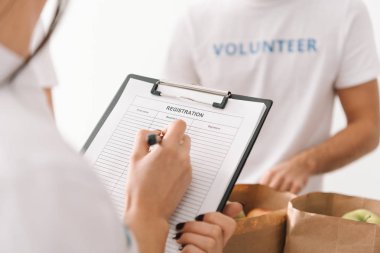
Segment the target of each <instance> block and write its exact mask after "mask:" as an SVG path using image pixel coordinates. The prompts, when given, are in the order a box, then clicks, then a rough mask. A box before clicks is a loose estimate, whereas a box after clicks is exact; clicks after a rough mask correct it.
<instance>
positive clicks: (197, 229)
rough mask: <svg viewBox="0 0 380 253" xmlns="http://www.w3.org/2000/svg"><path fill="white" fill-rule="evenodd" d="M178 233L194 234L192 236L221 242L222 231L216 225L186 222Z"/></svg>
mask: <svg viewBox="0 0 380 253" xmlns="http://www.w3.org/2000/svg"><path fill="white" fill-rule="evenodd" d="M180 233H182V234H185V233H194V234H199V235H204V236H208V237H212V238H213V239H214V240H216V241H217V240H222V241H223V230H222V228H221V227H219V226H218V225H214V224H211V223H207V222H202V221H189V222H186V223H185V225H184V227H183V229H182V231H181V232H180Z"/></svg>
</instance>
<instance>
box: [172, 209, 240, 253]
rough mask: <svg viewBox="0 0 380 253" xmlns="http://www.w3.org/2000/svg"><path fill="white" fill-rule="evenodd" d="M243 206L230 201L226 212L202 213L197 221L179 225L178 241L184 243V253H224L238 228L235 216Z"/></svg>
mask: <svg viewBox="0 0 380 253" xmlns="http://www.w3.org/2000/svg"><path fill="white" fill-rule="evenodd" d="M241 210H242V207H241V205H240V204H239V203H230V204H228V205H227V206H226V207H225V209H224V214H221V213H218V212H214V213H207V214H205V215H200V216H198V217H197V218H196V221H190V222H186V223H180V224H178V225H177V230H178V233H177V235H176V238H175V239H177V242H178V243H179V244H181V245H182V251H181V252H183V253H222V252H223V248H224V246H225V245H226V243H227V241H228V240H229V239H230V238H231V236H232V234H233V233H234V231H235V228H236V222H235V220H234V219H233V218H232V217H235V216H236V215H237V214H238V213H239V212H240V211H241Z"/></svg>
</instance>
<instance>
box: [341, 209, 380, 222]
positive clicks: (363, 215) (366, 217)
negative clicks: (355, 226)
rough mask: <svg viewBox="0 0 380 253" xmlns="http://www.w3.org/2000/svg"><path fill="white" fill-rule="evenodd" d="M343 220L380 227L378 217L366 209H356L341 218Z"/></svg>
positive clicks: (379, 218)
mask: <svg viewBox="0 0 380 253" xmlns="http://www.w3.org/2000/svg"><path fill="white" fill-rule="evenodd" d="M342 218H343V219H346V220H353V221H361V222H367V223H372V224H378V225H380V216H378V215H377V214H374V213H373V212H371V211H368V210H366V209H357V210H354V211H352V212H348V213H346V214H345V215H343V216H342Z"/></svg>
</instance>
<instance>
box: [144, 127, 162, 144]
mask: <svg viewBox="0 0 380 253" xmlns="http://www.w3.org/2000/svg"><path fill="white" fill-rule="evenodd" d="M163 137H164V132H162V131H160V132H159V133H155V134H148V136H147V138H146V142H147V143H148V145H149V146H153V145H155V144H160V143H161V141H162V138H163Z"/></svg>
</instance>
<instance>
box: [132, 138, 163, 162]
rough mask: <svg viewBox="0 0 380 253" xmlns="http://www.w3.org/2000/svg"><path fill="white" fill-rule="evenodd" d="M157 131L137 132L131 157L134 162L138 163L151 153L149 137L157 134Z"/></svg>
mask: <svg viewBox="0 0 380 253" xmlns="http://www.w3.org/2000/svg"><path fill="white" fill-rule="evenodd" d="M156 133H157V131H148V130H140V131H138V132H137V135H136V139H135V146H134V148H133V152H132V155H131V160H132V161H137V160H140V159H141V158H143V157H144V156H146V155H147V154H148V153H149V145H148V142H147V136H148V135H149V134H156Z"/></svg>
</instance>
